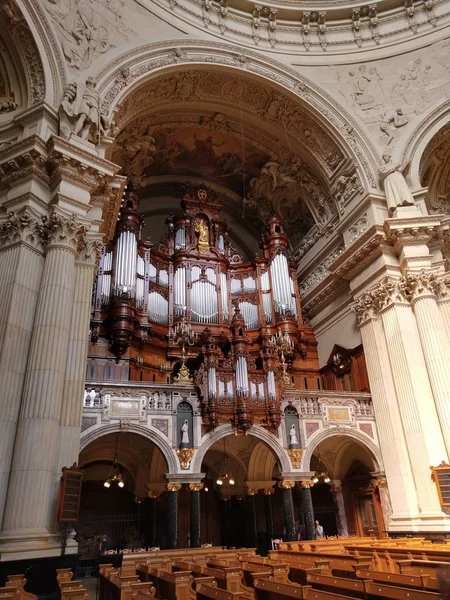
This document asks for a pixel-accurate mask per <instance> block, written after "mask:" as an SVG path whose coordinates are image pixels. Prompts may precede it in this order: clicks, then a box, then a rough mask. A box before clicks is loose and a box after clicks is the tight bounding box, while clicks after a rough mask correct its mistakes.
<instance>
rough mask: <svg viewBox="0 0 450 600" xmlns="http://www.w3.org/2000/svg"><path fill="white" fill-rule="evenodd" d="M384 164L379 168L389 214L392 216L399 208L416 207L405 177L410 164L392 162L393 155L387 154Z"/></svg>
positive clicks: (384, 156) (384, 157)
mask: <svg viewBox="0 0 450 600" xmlns="http://www.w3.org/2000/svg"><path fill="white" fill-rule="evenodd" d="M383 162H384V164H383V165H381V167H379V174H380V179H381V181H382V182H383V186H384V193H385V194H386V203H387V205H388V209H389V214H390V215H391V214H392V213H393V212H394V210H395V209H396V208H397V207H398V206H414V198H413V195H412V194H411V191H410V189H409V186H408V184H407V183H406V179H405V176H404V173H405V172H406V171H407V169H408V167H409V163H404V164H399V163H394V162H391V155H390V154H387V153H385V154H383Z"/></svg>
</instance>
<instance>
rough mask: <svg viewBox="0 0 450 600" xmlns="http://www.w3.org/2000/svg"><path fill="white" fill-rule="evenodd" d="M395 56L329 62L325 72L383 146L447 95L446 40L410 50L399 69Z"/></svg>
mask: <svg viewBox="0 0 450 600" xmlns="http://www.w3.org/2000/svg"><path fill="white" fill-rule="evenodd" d="M356 17H357V15H355V14H354V19H356V20H354V28H355V27H356V28H357V27H358V25H357V24H358V19H357V18H356ZM358 35H359V33H358ZM394 60H395V59H386V60H382V61H375V62H371V63H370V64H359V65H353V66H351V67H350V68H349V67H341V68H338V69H335V68H334V67H333V69H332V70H330V74H329V77H328V85H329V86H330V88H332V89H333V90H334V91H336V90H337V91H338V93H340V95H341V97H342V99H343V100H344V101H345V103H346V104H347V106H348V107H350V108H351V109H352V110H354V111H355V113H356V115H357V116H358V117H359V118H360V119H361V120H362V121H364V123H365V124H366V125H367V126H368V127H369V129H370V130H371V131H372V132H373V133H374V134H375V135H378V136H379V138H378V141H379V144H380V145H381V146H385V147H386V146H388V145H392V144H393V142H394V140H395V136H396V135H398V132H399V130H400V129H401V128H402V127H404V126H405V125H406V124H407V123H408V122H410V121H411V120H412V119H414V118H415V117H416V115H418V114H420V113H421V112H422V111H423V110H424V109H426V108H427V107H428V106H430V105H431V104H433V103H434V102H436V101H437V100H439V99H441V98H445V97H446V96H447V93H448V75H449V72H450V41H448V40H445V41H442V42H437V43H435V44H433V45H432V46H430V47H428V48H426V49H424V50H419V51H416V52H414V53H411V58H410V60H409V61H408V62H407V63H406V64H405V65H404V66H402V67H401V68H400V69H399V68H398V63H395V67H393V62H392V61H394ZM324 83H325V85H326V82H325V79H324Z"/></svg>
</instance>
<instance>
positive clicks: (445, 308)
mask: <svg viewBox="0 0 450 600" xmlns="http://www.w3.org/2000/svg"><path fill="white" fill-rule="evenodd" d="M438 305H439V308H440V311H441V314H442V318H443V320H444V323H445V329H446V331H447V336H448V338H449V339H450V278H448V277H445V278H444V279H442V280H441V282H440V289H439V295H438Z"/></svg>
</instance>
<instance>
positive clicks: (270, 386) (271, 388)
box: [267, 371, 276, 400]
mask: <svg viewBox="0 0 450 600" xmlns="http://www.w3.org/2000/svg"><path fill="white" fill-rule="evenodd" d="M267 393H268V395H269V400H275V398H276V388H275V375H274V372H273V371H269V372H268V373H267Z"/></svg>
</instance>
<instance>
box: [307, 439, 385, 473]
mask: <svg viewBox="0 0 450 600" xmlns="http://www.w3.org/2000/svg"><path fill="white" fill-rule="evenodd" d="M336 436H342V437H347V438H350V439H352V440H353V441H355V442H358V443H359V444H361V445H362V446H364V447H365V448H366V449H367V450H369V452H371V454H372V455H373V458H374V461H375V462H376V463H377V469H378V470H379V471H384V466H383V458H382V456H381V450H380V449H379V448H378V446H377V445H376V444H375V443H374V442H373V441H372V440H371V439H370V438H369V437H368V436H367V435H365V434H364V433H362V432H361V431H358V430H355V429H344V430H338V431H337V430H336V429H320V430H319V431H317V432H316V433H315V434H313V435H312V436H311V438H310V439H309V440H308V446H307V448H306V450H305V452H304V454H303V458H302V465H301V470H302V471H309V470H310V464H311V458H312V455H313V453H314V450H315V449H316V448H317V446H318V445H319V444H320V443H321V442H323V441H324V440H326V439H328V438H331V437H336Z"/></svg>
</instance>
